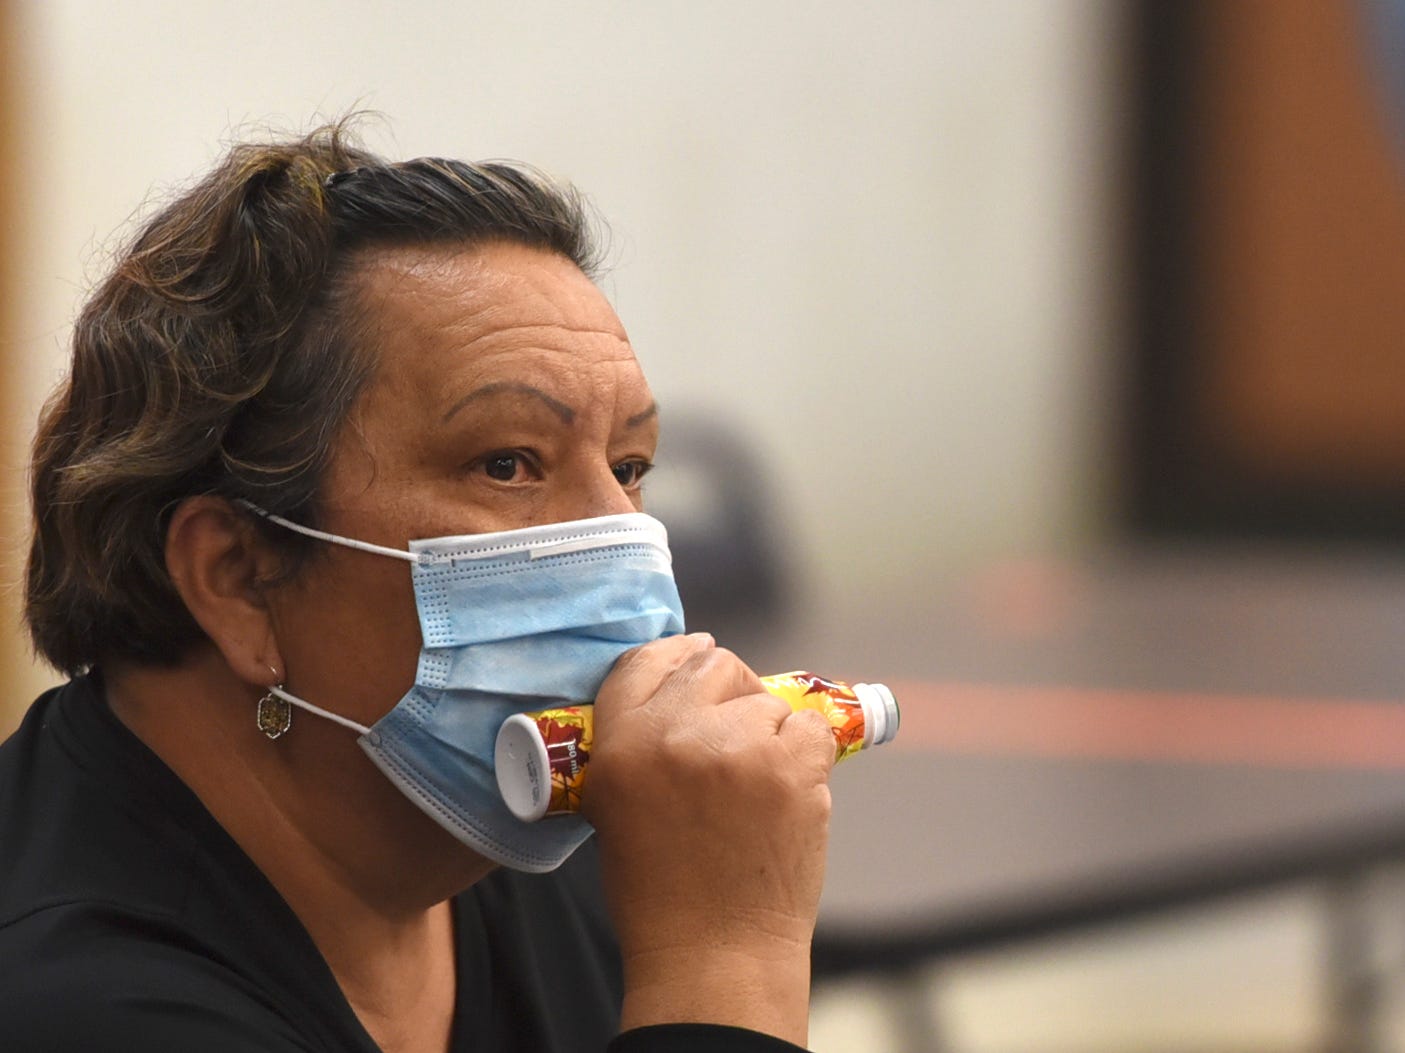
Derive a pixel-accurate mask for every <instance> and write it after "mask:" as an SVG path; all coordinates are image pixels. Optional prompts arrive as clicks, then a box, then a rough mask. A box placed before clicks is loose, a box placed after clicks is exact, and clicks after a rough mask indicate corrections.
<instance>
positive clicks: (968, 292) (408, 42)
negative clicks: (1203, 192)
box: [17, 0, 1120, 607]
mask: <svg viewBox="0 0 1405 1053" xmlns="http://www.w3.org/2000/svg"><path fill="white" fill-rule="evenodd" d="M1116 9H1117V5H1116V4H1114V3H1113V2H1112V0H1039V2H1029V0H948V2H944V3H932V2H931V0H891V2H889V3H885V4H881V5H871V4H859V3H852V2H839V0H820V2H816V3H809V4H798V3H781V2H761V3H757V2H754V0H722V2H719V3H709V4H698V3H692V2H683V0H662V2H655V0H649V2H644V0H639V2H626V3H621V4H613V5H596V4H562V3H554V2H546V0H485V2H482V3H474V4H462V5H450V4H438V3H403V4H398V5H389V4H371V3H363V4H356V3H353V4H347V3H344V2H341V3H332V2H322V0H316V2H313V0H277V2H274V0H249V2H246V3H241V4H238V5H232V4H192V3H189V2H188V0H132V2H129V3H124V4H122V5H117V6H105V5H99V4H94V3H91V2H87V0H43V2H40V0H30V2H29V3H28V4H27V5H26V7H25V17H26V20H27V22H28V32H27V33H26V36H25V40H24V43H25V46H26V48H27V49H28V68H29V70H30V73H29V77H30V79H29V81H28V83H27V84H26V86H25V87H26V104H27V105H30V106H32V109H33V113H34V122H33V124H32V128H33V129H34V134H33V135H32V136H31V137H30V138H29V139H28V140H27V141H26V142H25V143H24V144H22V149H21V151H20V154H21V156H22V159H23V160H22V164H23V166H24V171H23V177H24V180H25V182H26V185H27V186H28V187H30V192H31V197H30V203H31V214H32V215H33V216H34V217H35V219H34V222H33V223H32V224H31V227H30V229H29V231H28V234H27V239H28V240H27V241H26V244H25V245H24V247H23V258H24V259H25V263H26V265H25V268H24V272H23V274H21V275H20V276H19V281H18V283H17V288H18V293H19V295H20V297H21V302H22V304H23V308H24V310H23V316H22V318H21V319H20V322H19V334H20V342H21V347H22V354H21V355H20V358H21V359H22V361H23V362H24V364H25V365H24V370H25V372H24V376H23V378H22V380H21V384H22V386H21V389H20V392H19V397H18V402H19V417H20V418H21V419H22V420H23V421H24V422H25V423H26V426H27V425H28V424H29V423H31V422H32V419H33V413H34V410H35V408H36V407H37V405H38V403H39V401H40V400H41V398H42V395H43V393H44V392H45V391H46V390H47V389H48V388H49V387H50V386H51V385H52V383H53V382H54V380H55V378H56V377H57V375H58V374H59V372H60V371H61V368H62V360H63V351H62V348H63V343H64V339H65V330H66V326H67V324H68V320H69V319H70V318H71V317H72V315H73V312H74V308H75V304H76V302H77V301H78V299H79V297H80V296H81V294H82V291H83V289H84V288H85V286H86V284H87V282H88V281H89V280H90V279H91V278H92V276H93V275H95V274H96V273H98V272H99V271H100V270H101V267H102V265H103V263H102V261H103V251H102V250H103V248H104V247H105V246H106V245H107V244H109V243H110V241H111V237H112V233H113V231H114V230H118V229H119V228H120V227H121V226H122V224H123V223H124V222H125V221H126V220H127V219H128V218H129V217H130V216H131V214H132V211H133V208H134V206H136V205H137V203H138V202H140V201H142V200H143V198H144V197H145V196H146V195H147V194H148V192H149V190H150V189H151V188H152V187H153V186H158V187H159V186H162V185H170V184H172V183H177V182H179V181H181V180H183V179H185V178H186V177H187V176H188V175H189V174H190V173H192V172H194V171H195V170H197V169H199V168H201V167H202V166H204V165H205V164H206V163H207V162H208V161H209V160H210V159H211V158H212V157H213V156H214V154H215V153H216V152H217V150H218V148H219V144H220V142H221V141H222V140H225V139H227V138H229V137H230V136H231V134H233V133H234V131H235V130H237V128H238V127H239V126H241V125H243V124H246V123H247V122H259V121H262V120H264V119H267V118H271V119H273V120H275V121H278V122H280V123H283V124H301V123H303V122H305V121H306V120H307V118H308V117H309V115H311V114H314V113H316V112H319V111H320V112H322V113H333V114H334V113H338V112H341V111H343V110H345V109H347V108H349V107H353V106H356V105H364V106H367V107H371V108H374V109H377V110H379V111H382V112H383V113H385V114H386V115H387V117H388V123H387V124H386V125H385V126H382V127H381V128H378V129H374V128H373V129H372V131H373V135H372V139H373V145H377V146H380V147H383V148H385V149H387V150H388V151H390V152H392V153H394V154H397V155H413V154H417V153H428V152H436V153H448V154H456V155H461V156H470V157H486V156H509V157H519V158H525V159H528V160H531V161H534V162H536V163H538V164H541V165H543V166H544V167H547V168H548V169H551V170H553V171H556V172H558V173H562V174H565V175H568V176H570V177H571V178H573V179H575V180H576V181H577V182H578V183H579V184H580V185H581V186H582V187H584V188H585V189H586V190H587V191H588V192H589V193H590V194H591V195H592V196H593V197H594V199H595V200H596V202H597V204H598V205H599V207H600V209H601V210H602V212H603V213H604V214H605V215H606V216H607V217H608V218H609V220H610V223H611V226H612V229H613V233H614V242H615V246H616V253H615V258H616V266H615V269H614V272H613V274H612V276H611V277H610V278H609V279H608V280H607V281H606V283H605V286H606V291H607V292H608V293H609V294H610V295H611V296H612V297H613V298H614V300H615V302H616V304H617V306H618V308H619V310H620V313H621V316H622V317H623V318H624V321H625V323H626V325H627V326H628V327H629V328H630V331H631V335H632V337H633V339H634V343H635V345H636V347H637V348H638V349H639V351H640V354H641V357H642V358H643V360H644V364H645V368H646V369H647V370H648V371H649V373H650V376H651V380H652V382H653V384H654V386H655V388H656V390H657V391H658V392H659V395H660V399H661V402H662V404H663V406H664V410H665V414H666V415H667V414H668V413H670V412H674V413H676V412H679V411H681V410H683V409H685V408H687V407H690V406H702V407H706V408H707V410H708V412H710V413H712V414H713V415H715V416H717V417H719V418H724V419H726V420H728V421H730V422H732V423H733V424H734V426H735V427H737V428H738V429H740V430H741V431H742V432H743V433H744V434H745V435H746V436H747V438H748V439H749V440H750V441H751V442H752V443H753V444H754V445H755V446H756V447H757V448H758V449H760V450H761V451H762V454H763V457H764V460H765V463H766V464H767V466H768V467H769V469H770V473H771V476H772V480H773V486H772V493H771V494H770V495H769V496H770V497H771V498H772V500H773V502H774V503H775V505H776V506H777V507H778V508H779V509H780V510H781V517H782V521H783V523H784V525H785V528H786V537H787V540H788V543H789V545H790V546H791V556H792V559H793V560H794V561H795V562H796V563H797V564H798V565H799V566H801V567H803V568H804V569H805V571H806V594H807V596H808V597H809V599H810V601H811V602H812V603H814V604H817V605H829V606H833V607H841V606H843V605H845V604H848V603H850V602H852V601H854V600H855V599H856V598H862V599H865V601H871V600H872V599H873V598H874V597H877V598H878V599H879V600H881V599H882V598H883V597H884V596H887V595H890V594H891V595H897V594H899V593H906V594H910V593H912V592H913V591H914V590H918V591H920V590H922V589H925V588H928V587H930V586H931V585H932V584H933V583H935V582H937V581H939V580H940V579H941V578H942V577H943V576H945V575H947V574H949V573H951V572H952V571H953V569H956V568H960V567H962V566H964V565H967V564H969V563H971V562H972V561H975V560H978V559H984V558H987V557H990V556H993V555H995V556H998V555H1000V554H1002V553H1006V552H1011V551H1020V552H1025V551H1029V550H1047V549H1051V548H1052V549H1057V548H1062V547H1067V546H1069V545H1076V544H1078V543H1079V542H1081V541H1082V540H1083V539H1085V538H1087V537H1088V536H1089V535H1090V534H1091V533H1095V532H1096V530H1097V526H1098V523H1099V522H1100V518H1099V517H1100V512H1101V503H1100V502H1101V494H1102V492H1103V483H1104V480H1103V468H1102V464H1103V459H1104V455H1103V453H1102V450H1103V425H1104V422H1103V420H1102V418H1101V417H1100V415H1099V414H1100V407H1102V406H1103V405H1104V404H1105V402H1106V400H1105V398H1104V397H1103V387H1104V375H1103V374H1104V359H1103V356H1104V352H1105V351H1106V349H1107V344H1108V332H1109V313H1108V309H1107V296H1106V290H1107V286H1108V283H1107V280H1106V275H1107V272H1108V270H1109V261H1108V246H1109V244H1110V242H1111V238H1110V235H1109V229H1108V227H1109V223H1110V222H1111V220H1112V219H1113V218H1114V214H1115V206H1116V202H1117V198H1116V195H1115V192H1114V191H1115V189H1116V188H1115V186H1114V184H1113V180H1112V167H1113V166H1112V165H1111V163H1110V160H1111V158H1110V148H1111V145H1112V142H1113V131H1114V129H1115V115H1116V113H1117V112H1118V109H1119V106H1120V101H1119V99H1118V96H1117V91H1118V86H1117V70H1116V66H1115V58H1116V55H1117V54H1118V48H1117V47H1116V41H1117V37H1116V29H1117V27H1116V23H1115V19H1114V17H1113V16H1114V12H1115V11H1116ZM666 419H667V417H665V420H666ZM665 430H666V425H665ZM657 476H658V487H660V488H663V487H666V486H667V485H668V475H667V470H666V467H665V468H661V470H660V472H659V473H657Z"/></svg>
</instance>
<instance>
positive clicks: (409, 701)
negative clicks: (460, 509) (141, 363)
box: [247, 505, 683, 873]
mask: <svg viewBox="0 0 1405 1053" xmlns="http://www.w3.org/2000/svg"><path fill="white" fill-rule="evenodd" d="M247 507H249V508H250V509H251V510H252V511H254V512H256V513H257V514H259V515H261V516H264V517H265V518H266V519H268V520H270V521H272V522H274V523H278V524H279V525H280V526H284V527H287V528H288V529H289V530H295V531H297V532H298V533H300V534H307V535H309V536H311V537H316V538H320V539H321V540H323V541H330V542H333V543H335V544H338V545H346V546H348V547H351V548H357V549H361V550H363V551H367V552H374V553H377V554H379V555H384V556H393V557H395V558H398V559H404V560H407V561H408V562H409V563H410V565H411V575H412V578H413V583H414V590H415V606H416V608H417V609H418V611H419V619H420V633H421V635H422V638H423V646H422V649H421V651H420V660H419V668H418V670H417V672H416V674H415V685H414V687H412V688H411V689H410V690H409V692H408V693H407V694H406V695H405V697H404V698H402V699H401V700H400V701H399V702H398V703H397V704H396V705H395V708H393V709H392V710H391V711H390V712H389V713H387V714H386V715H385V716H383V717H381V719H380V720H378V721H376V722H375V724H373V725H372V726H371V727H369V728H368V727H365V726H363V725H361V724H358V723H356V722H355V721H352V720H348V719H347V718H346V717H343V716H341V715H339V714H337V713H333V712H331V711H329V710H326V709H323V708H321V707H319V706H315V705H313V704H312V703H310V702H306V701H304V700H303V699H301V698H298V697H297V696H295V695H292V694H290V693H288V692H287V691H284V690H282V689H281V688H275V689H273V690H274V694H276V695H277V696H278V697H280V698H282V699H284V700H285V701H287V702H289V703H291V704H292V705H295V706H298V707H300V708H302V709H305V710H307V711H309V712H311V713H316V714H317V715H318V716H322V717H326V718H327V719H329V720H334V721H336V722H337V723H339V724H342V725H344V726H346V727H349V728H352V729H353V730H356V731H359V732H360V733H361V738H360V740H359V741H360V744H361V748H362V749H363V750H365V751H366V753H367V754H368V755H369V756H370V758H371V760H372V761H374V762H375V764H376V766H377V767H378V768H380V770H381V771H382V772H384V773H385V775H386V777H387V778H389V779H390V781H391V782H393V783H395V785H396V786H398V787H399V788H400V790H401V791H402V792H403V793H404V794H405V795H406V796H407V797H409V798H410V799H411V800H412V801H414V802H415V803H416V804H417V805H419V806H420V808H422V809H423V810H424V811H425V812H426V813H428V814H429V815H430V817H431V818H433V819H434V820H435V821H437V822H438V823H439V824H440V825H441V826H443V827H444V828H445V829H446V830H448V831H449V832H450V833H451V834H453V835H454V836H455V837H457V838H458V839H459V840H460V841H462V842H463V843H464V844H466V845H468V846H469V847H470V848H472V849H474V850H475V851H477V852H480V853H481V854H483V855H484V856H487V857H488V858H489V859H492V860H494V861H495V862H498V863H501V864H503V865H504V866H507V867H511V868H513V869H516V870H526V871H531V872H534V873H539V872H543V871H548V870H554V869H555V868H556V867H558V866H560V865H561V864H562V863H563V862H565V860H566V858H567V857H568V856H570V854H571V853H572V852H574V851H575V850H576V849H577V848H578V847H580V845H581V843H582V842H584V841H585V839H586V838H587V837H589V836H590V833H591V828H590V825H589V824H588V823H587V822H586V821H585V820H584V819H582V818H580V817H579V816H562V817H559V818H554V819H553V820H552V821H551V822H548V823H524V822H522V821H521V820H520V819H518V818H516V817H515V816H514V815H513V814H512V813H511V812H510V811H508V809H507V806H506V805H505V804H504V803H503V801H502V797H501V795H500V794H499V792H498V788H497V782H496V780H495V778H494V774H493V745H494V742H495V740H496V737H497V733H498V729H499V728H500V727H501V726H502V723H503V721H504V720H506V719H507V718H508V717H510V716H512V715H513V714H514V713H523V712H527V711H528V710H533V709H546V708H549V707H554V706H564V705H580V704H582V703H587V702H593V701H594V700H595V695H596V693H597V692H598V691H599V690H600V685H601V683H602V682H603V681H604V679H605V677H606V675H607V674H608V673H609V672H610V669H611V667H612V666H613V665H614V663H615V660H616V659H618V658H619V656H620V655H621V654H623V653H624V652H625V651H627V650H629V649H630V648H632V647H636V646H638V645H640V644H644V643H648V642H649V641H651V640H657V639H659V638H660V637H663V636H672V635H674V634H676V633H681V632H682V631H683V609H682V605H681V604H680V602H679V599H678V589H677V587H676V586H675V585H674V581H673V566H672V558H671V556H670V555H669V551H668V535H667V532H666V531H665V530H664V526H663V524H662V523H660V522H659V521H658V520H656V519H654V518H652V517H651V516H647V515H644V514H643V513H638V512H634V513H628V514H625V515H613V516H604V517H601V518H598V519H581V520H576V521H574V522H569V523H553V524H550V525H547V526H539V527H528V528H526V529H524V530H504V531H500V532H498V533H493V534H471V535H465V536H461V537H441V538H431V539H429V540H424V541H411V542H410V547H409V551H404V550H401V549H396V548H387V547H385V546H381V545H373V544H370V543H368V542H364V541H357V540H355V539H353V538H345V537H340V536H338V535H335V534H328V533H325V532H322V531H318V530H312V529H311V528H309V527H305V526H302V525H301V524H298V523H293V522H291V521H289V520H286V519H283V518H282V517H280V516H275V515H272V514H271V513H268V512H264V511H263V510H262V509H260V508H257V507H256V506H253V505H248V506H247Z"/></svg>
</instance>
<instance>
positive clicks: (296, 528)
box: [234, 497, 420, 704]
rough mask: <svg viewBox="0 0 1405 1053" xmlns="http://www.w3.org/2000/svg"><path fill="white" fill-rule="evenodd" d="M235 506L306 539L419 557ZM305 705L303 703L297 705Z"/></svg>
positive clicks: (249, 505)
mask: <svg viewBox="0 0 1405 1053" xmlns="http://www.w3.org/2000/svg"><path fill="white" fill-rule="evenodd" d="M234 503H235V504H237V505H240V506H242V507H244V508H247V509H248V510H249V511H250V512H253V513H254V514H255V515H256V516H260V517H262V518H264V519H267V520H268V521H269V522H270V523H277V524H278V525H279V526H281V527H285V528H287V529H288V530H291V531H293V532H294V533H298V534H305V535H306V536H307V537H315V538H317V540H319V541H330V542H331V543H332V544H334V545H342V546H344V547H346V548H357V549H360V550H361V551H362V552H372V553H375V554H376V555H377V556H392V557H394V558H395V559H403V560H404V561H405V562H406V563H419V562H420V557H419V556H418V555H416V554H415V553H413V552H406V551H405V550H404V549H403V548H391V547H390V546H389V545H375V544H372V543H371V542H369V541H358V540H356V538H354V537H342V536H341V535H340V534H328V533H327V532H326V531H324V530H314V529H312V527H310V526H303V525H302V524H301V523H294V522H293V521H292V520H291V519H284V518H283V517H282V516H279V515H274V514H273V513H272V512H266V511H264V510H263V509H262V508H260V507H259V506H258V505H256V504H254V503H253V502H252V501H246V500H244V499H243V498H242V497H240V498H236V499H235V502H234ZM299 704H305V703H299Z"/></svg>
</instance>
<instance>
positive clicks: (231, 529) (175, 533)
mask: <svg viewBox="0 0 1405 1053" xmlns="http://www.w3.org/2000/svg"><path fill="white" fill-rule="evenodd" d="M279 567H280V561H279V558H278V554H277V553H276V552H274V551H273V550H272V549H270V548H269V546H268V544H267V543H266V542H265V541H264V540H263V539H262V537H260V535H259V532H258V530H256V529H255V528H254V525H253V524H252V523H250V522H249V517H248V516H247V515H245V514H244V513H242V512H241V511H240V510H239V509H238V508H236V507H235V506H234V505H233V504H231V503H230V502H229V501H227V500H225V499H224V498H222V497H213V496H208V495H206V496H201V497H188V498H186V499H185V500H184V501H182V502H181V503H180V504H179V505H177V506H176V511H175V514H174V515H172V517H171V523H170V526H169V527H167V528H166V572H167V573H168V574H169V575H170V576H171V581H172V583H173V584H174V585H175V587H176V591H177V592H178V593H179V594H180V597H181V599H182V600H184V601H185V606H186V608H187V609H188V610H189V611H190V613H191V616H192V617H194V619H195V621H196V623H197V624H198V625H199V626H200V628H201V629H203V630H205V635H207V636H208V637H209V638H210V640H211V641H212V642H213V643H214V645H215V647H216V648H217V649H218V650H219V652H220V653H221V654H222V655H223V656H224V660H225V661H226V662H227V663H228V664H229V667H230V669H232V670H233V671H234V674H235V675H236V676H238V677H240V678H241V679H243V680H245V681H246V682H248V683H250V684H254V685H257V686H260V687H264V686H267V685H268V684H269V682H270V677H273V678H275V679H281V678H282V677H283V675H284V673H285V670H284V668H283V658H282V655H281V654H280V653H279V650H278V641H277V638H276V636H275V634H274V624H273V619H272V615H271V612H270V611H269V608H268V605H267V604H266V603H265V601H264V594H263V589H262V584H263V583H264V582H266V581H268V580H270V579H271V578H273V577H274V576H275V575H276V574H277V572H278V570H279Z"/></svg>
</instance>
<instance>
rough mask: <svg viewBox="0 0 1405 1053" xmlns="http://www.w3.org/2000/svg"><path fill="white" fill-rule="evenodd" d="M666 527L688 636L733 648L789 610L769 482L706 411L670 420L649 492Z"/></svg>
mask: <svg viewBox="0 0 1405 1053" xmlns="http://www.w3.org/2000/svg"><path fill="white" fill-rule="evenodd" d="M645 491H646V498H645V500H646V506H647V508H648V511H649V512H650V514H652V515H654V516H656V517H657V518H659V519H660V520H662V521H663V522H664V523H665V524H666V525H667V526H668V536H669V545H670V547H671V548H672V549H673V566H674V574H675V576H676V578H677V580H678V591H679V593H680V594H681V595H682V597H683V608H684V610H685V612H686V613H687V622H688V628H689V629H694V630H706V631H708V632H710V633H712V634H713V635H714V636H716V637H717V639H718V640H719V641H721V642H723V643H724V644H726V645H728V646H732V647H739V646H741V645H743V644H746V643H751V642H755V641H756V639H757V638H758V636H762V635H766V634H768V632H769V630H770V629H772V628H773V627H774V626H775V625H776V623H777V621H778V619H779V618H780V617H781V616H782V615H783V614H784V613H785V611H786V610H787V608H788V606H789V602H790V582H789V574H788V572H787V568H786V564H785V557H784V555H783V547H782V546H781V545H780V544H779V543H778V540H777V538H776V534H775V526H774V515H773V513H772V503H771V500H770V488H769V485H768V480H767V479H766V478H765V474H764V472H763V471H762V468H761V464H760V460H759V458H758V456H757V454H756V452H755V451H754V450H753V449H752V447H751V446H750V444H748V443H747V442H746V441H745V440H744V439H743V438H742V436H741V435H739V434H738V433H737V432H736V431H735V430H734V429H732V428H730V427H728V426H727V425H725V424H723V423H722V422H720V421H719V420H718V419H717V418H716V417H715V416H713V415H711V414H707V413H705V412H703V411H698V410H694V411H692V412H686V411H684V412H678V411H672V410H671V411H670V412H669V416H668V423H667V426H666V427H665V428H664V438H663V442H662V444H661V447H660V450H659V457H658V466H657V467H656V468H655V470H654V472H653V474H652V475H651V476H650V478H649V482H648V484H646V487H645Z"/></svg>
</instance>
